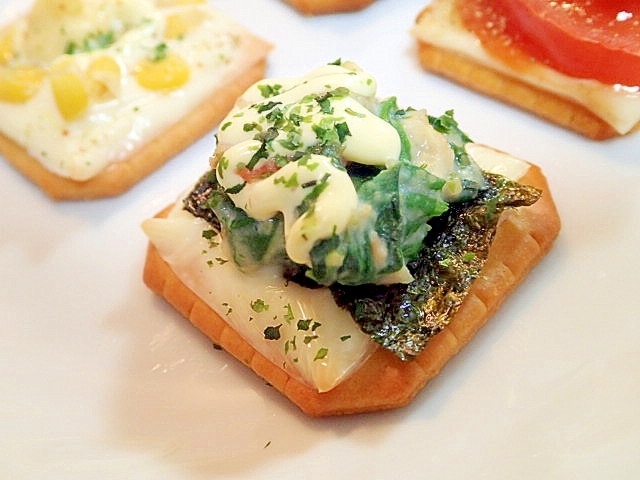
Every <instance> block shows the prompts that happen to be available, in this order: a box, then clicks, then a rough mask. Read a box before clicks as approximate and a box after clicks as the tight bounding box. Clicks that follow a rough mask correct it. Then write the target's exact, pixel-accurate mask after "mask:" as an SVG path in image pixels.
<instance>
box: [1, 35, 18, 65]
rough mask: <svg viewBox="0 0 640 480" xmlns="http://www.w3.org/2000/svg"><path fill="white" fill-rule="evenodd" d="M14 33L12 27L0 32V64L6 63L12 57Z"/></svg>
mask: <svg viewBox="0 0 640 480" xmlns="http://www.w3.org/2000/svg"><path fill="white" fill-rule="evenodd" d="M14 35H15V32H14V28H13V27H9V28H7V29H5V30H3V31H2V32H0V65H3V64H6V63H8V62H9V60H11V59H12V58H13V54H14V52H13V49H14Z"/></svg>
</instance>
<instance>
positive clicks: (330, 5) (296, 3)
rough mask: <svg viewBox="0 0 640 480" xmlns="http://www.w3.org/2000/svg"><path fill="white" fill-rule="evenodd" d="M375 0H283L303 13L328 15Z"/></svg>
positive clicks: (358, 7) (360, 6) (349, 9)
mask: <svg viewBox="0 0 640 480" xmlns="http://www.w3.org/2000/svg"><path fill="white" fill-rule="evenodd" d="M375 1H376V0H347V1H344V0H285V2H287V3H288V4H289V5H291V6H293V7H294V8H295V9H296V10H298V11H299V12H301V13H303V14H304V15H328V14H331V13H346V12H355V11H358V10H362V9H364V8H366V7H368V6H369V5H371V4H372V3H374V2H375Z"/></svg>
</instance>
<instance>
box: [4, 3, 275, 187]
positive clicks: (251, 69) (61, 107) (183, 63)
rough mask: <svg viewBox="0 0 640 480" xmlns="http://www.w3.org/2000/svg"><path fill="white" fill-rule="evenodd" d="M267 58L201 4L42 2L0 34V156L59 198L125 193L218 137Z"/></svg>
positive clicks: (251, 39)
mask: <svg viewBox="0 0 640 480" xmlns="http://www.w3.org/2000/svg"><path fill="white" fill-rule="evenodd" d="M270 48H271V46H270V45H269V44H268V43H267V42H265V41H264V40H262V39H260V38H258V37H256V36H255V35H253V34H252V33H250V32H249V31H248V30H247V29H245V28H244V27H242V26H241V25H239V24H237V23H236V22H234V21H233V20H231V19H230V18H228V17H227V16H226V15H224V14H223V13H221V12H219V11H217V10H215V9H213V8H211V7H209V6H208V5H206V4H205V2H202V1H198V0H193V1H179V0H158V1H155V2H154V1H152V0H133V1H127V2H122V1H117V0H61V1H57V2H47V1H44V0H37V1H36V2H35V3H34V4H33V6H32V8H31V9H30V10H29V11H28V12H26V13H25V14H24V15H23V16H21V17H19V18H17V19H16V20H14V21H13V22H12V23H9V24H7V25H4V26H3V27H2V28H1V29H0V153H2V154H3V156H5V157H6V158H7V160H9V162H11V163H12V164H13V165H14V166H15V167H16V168H18V170H20V171H21V172H22V173H23V174H24V175H25V176H27V177H28V178H29V179H31V180H32V181H33V182H35V183H36V184H38V185H39V186H40V187H41V188H42V189H43V190H44V191H45V192H46V193H47V194H48V195H49V196H51V197H52V198H55V199H84V198H97V197H105V196H112V195H116V194H119V193H121V192H123V191H125V190H127V189H128V188H130V187H131V186H132V185H133V184H135V183H136V182H138V181H139V180H140V179H141V178H143V177H144V176H146V175H148V174H149V173H150V172H152V171H153V170H155V169H157V168H158V167H160V166H161V165H162V164H164V163H165V162H166V161H168V160H169V159H170V158H171V157H172V156H174V155H175V154H176V153H178V152H179V151H181V150H182V149H184V148H185V147H186V146H188V145H189V144H190V143H192V142H194V141H195V140H197V139H198V138H199V137H200V136H202V135H204V134H205V133H207V132H208V131H210V130H211V129H212V128H214V127H215V125H216V124H217V123H218V122H219V121H220V119H221V118H222V117H223V116H224V115H225V114H226V113H227V112H228V110H229V109H230V108H231V107H232V105H233V103H234V101H235V99H236V98H237V96H238V95H239V94H240V93H241V92H242V91H243V90H244V89H245V88H246V87H247V86H248V85H250V84H252V83H253V82H255V81H256V80H257V79H259V78H261V77H262V75H263V74H264V68H265V59H266V57H267V55H268V53H269V50H270Z"/></svg>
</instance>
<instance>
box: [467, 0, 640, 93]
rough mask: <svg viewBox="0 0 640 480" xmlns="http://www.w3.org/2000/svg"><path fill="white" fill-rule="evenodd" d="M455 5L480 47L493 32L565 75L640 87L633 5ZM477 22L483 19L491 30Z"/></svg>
mask: <svg viewBox="0 0 640 480" xmlns="http://www.w3.org/2000/svg"><path fill="white" fill-rule="evenodd" d="M458 5H459V8H460V11H461V13H462V18H463V22H464V23H465V25H466V26H467V28H469V29H471V30H473V31H474V32H478V31H481V30H484V33H483V34H482V35H480V38H481V40H483V43H485V42H487V41H491V37H492V36H493V39H494V40H495V38H496V32H498V34H499V35H501V36H503V37H504V36H508V37H509V38H510V39H511V40H512V41H513V42H514V44H515V45H516V46H517V47H518V48H520V49H522V50H523V51H524V52H526V53H527V54H528V55H530V56H532V57H533V58H535V59H536V60H538V61H540V62H542V63H545V64H547V65H549V66H550V67H551V68H553V69H555V70H557V71H559V72H562V73H564V74H566V75H569V76H572V77H578V78H592V79H596V80H599V81H601V82H603V83H606V84H623V85H627V86H640V5H639V3H638V2H636V1H628V0H459V1H458ZM479 19H484V20H487V19H489V20H490V22H491V23H490V25H491V28H488V27H487V25H486V24H484V25H483V24H481V21H480V20H479ZM492 31H493V33H492ZM480 33H482V32H480ZM502 42H503V43H504V38H502ZM494 50H495V47H494Z"/></svg>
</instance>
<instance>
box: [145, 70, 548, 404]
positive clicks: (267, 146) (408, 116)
mask: <svg viewBox="0 0 640 480" xmlns="http://www.w3.org/2000/svg"><path fill="white" fill-rule="evenodd" d="M376 92H377V83H376V80H375V78H373V77H372V76H371V75H370V74H368V73H367V72H365V71H363V70H362V69H360V68H359V67H358V66H357V65H356V64H354V63H352V62H342V61H337V62H335V63H332V64H328V65H324V66H321V67H319V68H317V69H315V70H313V71H311V72H309V73H308V74H306V75H303V76H301V77H295V78H278V79H265V80H262V81H258V82H257V83H256V84H254V85H253V86H252V87H251V88H249V89H248V90H247V91H246V92H245V93H244V94H243V95H242V96H241V97H240V98H239V99H238V101H237V103H236V105H235V107H234V108H233V110H232V111H231V112H230V113H229V114H228V115H227V117H226V118H225V119H224V120H223V121H222V123H221V126H220V128H219V130H218V132H217V146H216V149H215V153H214V154H213V156H212V158H211V160H210V169H209V170H208V171H207V172H205V173H204V175H203V176H202V177H201V178H200V179H199V180H198V181H196V182H195V184H194V185H193V186H192V187H190V188H188V189H187V191H186V192H185V193H184V194H183V195H182V196H181V197H180V198H179V199H178V200H177V201H176V202H175V203H174V204H173V205H171V206H169V207H167V208H166V209H165V210H164V211H162V212H161V213H160V214H159V215H157V216H156V217H154V218H151V219H147V220H145V221H144V223H143V229H144V231H145V233H146V235H147V236H148V238H149V241H150V242H149V248H148V252H147V259H146V263H145V268H144V274H143V276H144V281H145V282H146V284H147V285H148V286H149V287H150V288H151V290H153V291H154V292H156V293H157V294H159V295H161V296H162V297H164V298H165V299H166V300H167V301H168V302H169V303H170V304H172V305H173V306H174V307H175V308H176V309H177V310H178V311H179V312H181V313H182V314H183V315H184V316H185V317H187V318H189V319H190V321H191V322H192V323H193V324H194V325H195V326H196V327H197V328H199V329H200V330H202V331H203V332H204V333H205V334H206V335H207V336H209V337H210V338H211V339H212V341H213V342H214V343H215V344H217V345H220V346H221V347H222V348H223V349H225V350H227V351H228V352H229V353H231V354H232V355H234V356H235V357H236V358H238V359H239V360H240V361H241V362H243V363H245V364H246V365H248V366H249V367H250V368H251V369H253V370H254V371H255V372H256V373H257V374H258V375H259V376H261V377H263V378H264V379H265V380H266V381H267V382H268V383H269V384H271V385H273V387H275V388H276V389H278V390H279V391H281V392H282V393H283V394H284V395H285V396H287V397H288V398H289V399H290V400H291V401H293V402H294V403H295V404H296V405H298V407H300V409H301V410H302V411H304V412H305V413H307V414H309V415H312V416H323V415H340V414H349V413H360V412H369V411H375V410H382V409H388V408H396V407H400V406H402V405H406V404H407V403H408V402H410V401H411V399H412V398H413V397H414V396H415V395H416V394H417V392H418V391H419V390H420V389H421V388H422V387H423V386H424V385H425V384H426V382H427V381H428V380H429V379H431V378H433V377H434V376H435V375H436V374H437V373H438V371H439V370H440V368H442V366H443V365H444V364H445V363H446V361H447V360H448V359H449V358H450V357H452V356H453V355H454V354H455V353H456V352H457V351H458V350H459V349H460V348H461V347H462V345H464V344H465V343H466V342H467V341H468V340H469V339H470V338H471V337H472V336H473V334H474V332H475V331H476V330H477V329H478V328H480V326H482V325H483V324H484V322H485V321H486V320H487V318H488V317H489V316H490V315H491V314H492V313H493V312H494V311H495V309H496V308H497V307H498V305H499V304H500V302H501V301H502V300H503V299H504V298H505V297H506V295H507V294H508V293H509V292H510V291H511V290H512V289H513V288H514V287H515V286H516V285H517V284H518V283H519V282H520V281H521V280H522V279H523V278H524V277H525V276H526V274H527V272H528V271H529V270H530V269H531V268H532V267H533V265H534V264H536V263H537V262H538V261H539V260H540V259H541V258H542V257H543V256H544V255H545V253H546V252H547V251H548V250H549V249H550V248H551V245H552V243H553V240H554V238H555V237H556V235H557V233H558V230H559V228H560V223H559V219H558V215H557V212H556V209H555V206H554V203H553V200H552V198H551V195H550V193H549V191H548V188H547V184H546V180H545V178H544V176H543V175H542V173H541V171H540V169H539V168H538V167H536V166H534V165H530V164H529V163H527V162H524V161H522V160H518V159H515V158H513V157H511V156H510V155H508V154H506V153H502V152H498V151H496V150H494V149H492V148H489V147H486V146H482V145H480V144H476V143H473V142H472V141H471V140H470V138H469V137H468V136H467V135H466V134H465V133H464V132H463V131H462V130H460V128H459V127H458V124H457V122H456V121H455V119H454V117H453V113H452V112H451V111H449V112H445V113H444V114H443V115H440V116H431V115H429V114H427V112H426V111H425V110H416V109H413V108H407V109H402V108H400V107H399V106H398V105H397V101H396V99H395V98H394V97H391V98H388V99H384V100H380V99H378V98H377V97H376Z"/></svg>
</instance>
